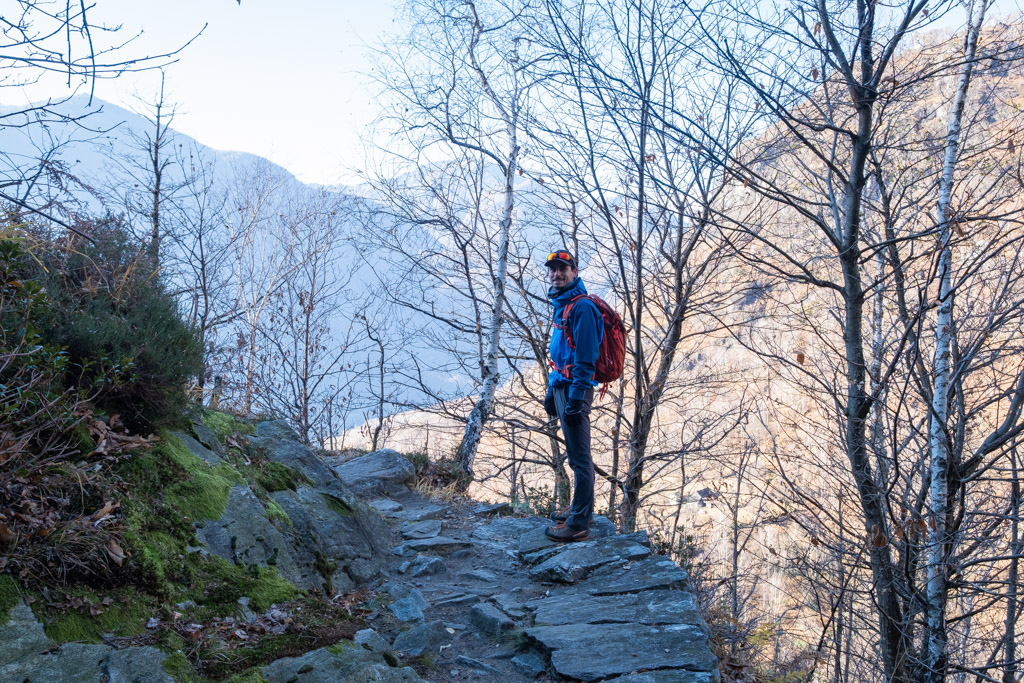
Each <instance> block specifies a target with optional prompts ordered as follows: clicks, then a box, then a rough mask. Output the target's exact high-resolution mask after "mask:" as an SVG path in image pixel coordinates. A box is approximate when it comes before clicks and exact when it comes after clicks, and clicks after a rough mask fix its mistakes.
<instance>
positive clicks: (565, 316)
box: [555, 294, 588, 374]
mask: <svg viewBox="0 0 1024 683" xmlns="http://www.w3.org/2000/svg"><path fill="white" fill-rule="evenodd" d="M586 298H588V297H587V295H586V294H579V295H577V296H574V297H573V298H572V299H571V300H570V301H569V303H567V304H566V305H565V308H563V309H562V324H561V325H559V324H558V323H555V327H557V328H558V329H560V330H561V331H562V334H564V335H565V342H566V343H567V344H568V345H569V348H570V349H572V350H573V351H575V350H576V342H574V341H573V339H572V332H571V331H570V328H569V313H570V312H571V311H572V307H573V306H574V305H575V304H576V302H577V301H579V300H580V299H586ZM559 372H561V370H559ZM563 374H564V373H563Z"/></svg>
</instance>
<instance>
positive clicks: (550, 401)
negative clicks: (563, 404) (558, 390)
mask: <svg viewBox="0 0 1024 683" xmlns="http://www.w3.org/2000/svg"><path fill="white" fill-rule="evenodd" d="M544 412H545V413H547V414H548V415H550V416H551V417H557V416H558V408H556V407H555V394H554V393H553V392H552V391H551V389H548V395H547V396H545V397H544Z"/></svg>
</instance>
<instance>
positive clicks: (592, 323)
mask: <svg viewBox="0 0 1024 683" xmlns="http://www.w3.org/2000/svg"><path fill="white" fill-rule="evenodd" d="M586 293H587V288H586V287H584V286H583V281H582V280H580V279H579V278H578V277H577V278H576V279H575V280H573V281H572V282H571V283H569V284H568V285H566V286H565V287H563V288H562V289H549V290H548V298H549V299H551V308H552V319H553V320H554V322H555V325H556V327H554V328H553V329H552V330H551V347H550V349H549V355H550V357H551V360H553V361H554V362H555V365H557V366H558V367H559V368H564V367H565V366H567V365H569V364H572V379H571V380H570V379H568V378H566V377H565V376H563V375H561V374H560V373H559V372H558V370H555V369H554V368H552V369H551V373H550V374H549V375H548V386H549V387H556V386H559V385H561V384H569V385H570V386H569V398H570V399H574V398H575V399H581V400H582V399H583V396H584V394H585V393H586V391H587V389H589V388H591V387H594V386H597V382H595V381H594V379H593V377H594V372H595V371H596V369H597V356H598V353H599V352H600V350H601V339H602V338H603V337H604V320H603V319H602V318H601V312H600V311H598V310H597V306H596V305H595V304H594V302H593V301H590V300H588V299H581V300H579V301H577V302H576V303H575V304H574V305H573V307H572V310H571V311H569V330H570V332H571V335H572V340H573V342H574V343H575V344H576V349H575V350H573V349H570V348H569V342H568V340H566V338H565V334H564V333H563V332H562V330H560V329H558V327H557V326H558V325H561V324H562V311H563V309H565V307H566V306H567V305H568V304H569V302H570V301H572V300H573V298H574V297H577V296H580V295H582V294H586Z"/></svg>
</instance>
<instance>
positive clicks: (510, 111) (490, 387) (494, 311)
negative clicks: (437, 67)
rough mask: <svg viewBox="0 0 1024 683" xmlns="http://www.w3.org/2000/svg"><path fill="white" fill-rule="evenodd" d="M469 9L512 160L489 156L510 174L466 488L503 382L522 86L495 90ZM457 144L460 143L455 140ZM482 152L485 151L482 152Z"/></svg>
mask: <svg viewBox="0 0 1024 683" xmlns="http://www.w3.org/2000/svg"><path fill="white" fill-rule="evenodd" d="M466 5H467V7H468V8H469V11H470V13H471V15H472V20H473V27H472V30H473V34H472V39H471V40H470V43H469V60H470V64H471V65H472V70H473V73H475V74H476V76H477V78H479V79H480V85H481V86H482V87H483V90H484V94H485V95H486V97H487V99H488V100H490V102H491V104H492V105H493V106H494V107H495V109H496V110H497V111H498V113H499V115H500V116H501V119H502V121H503V123H504V124H505V135H506V136H507V143H508V147H507V150H508V151H507V156H506V157H505V158H504V159H501V160H499V159H498V158H497V157H496V156H495V155H494V154H487V155H488V156H490V157H492V159H493V160H494V161H497V162H499V164H500V165H501V167H502V170H503V171H504V172H505V187H504V205H503V207H502V212H501V229H500V232H499V234H498V254H497V263H495V265H494V278H493V287H494V289H493V291H492V293H491V296H492V299H491V320H490V323H489V324H488V329H487V332H486V334H487V336H486V349H485V351H484V354H483V357H482V358H481V359H480V380H481V388H480V396H479V397H478V398H477V400H476V403H475V404H474V405H473V410H472V411H470V413H469V417H468V418H467V419H466V428H465V430H464V431H463V433H462V441H460V442H459V447H458V449H457V450H456V453H455V461H456V466H457V467H458V470H459V479H460V482H461V485H462V486H463V487H467V486H468V485H469V482H471V481H472V480H473V461H474V460H475V459H476V452H477V449H478V448H479V446H480V439H481V438H482V437H483V430H484V425H485V424H486V422H487V420H488V419H489V418H490V416H491V411H492V408H493V407H494V394H495V392H496V391H497V390H498V384H499V382H500V380H501V376H500V373H499V372H498V353H499V351H500V348H499V344H500V341H501V323H502V319H503V317H504V312H503V311H504V308H505V281H506V279H507V275H508V249H509V233H510V232H511V230H512V209H513V207H514V206H515V176H516V171H517V169H518V168H519V166H518V161H519V142H518V133H519V102H518V97H519V88H518V83H517V82H516V79H515V76H516V71H515V70H514V69H513V83H512V87H511V93H509V102H508V103H506V102H505V101H503V99H502V97H501V96H499V94H498V93H497V92H496V90H495V89H494V88H493V87H492V85H491V82H490V80H489V78H488V76H487V72H486V71H485V70H484V68H483V67H482V66H481V63H480V60H479V58H478V56H477V46H478V45H479V43H480V38H481V36H482V35H483V32H484V25H483V23H482V22H481V21H480V17H479V15H478V14H477V10H476V5H475V4H474V3H473V2H472V0H466ZM509 60H510V61H511V63H512V64H515V63H516V62H517V61H518V55H517V54H516V53H515V52H513V53H512V55H511V56H510V57H509ZM453 142H455V141H454V140H453ZM481 151H483V150H481Z"/></svg>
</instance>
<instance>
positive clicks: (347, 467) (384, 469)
mask: <svg viewBox="0 0 1024 683" xmlns="http://www.w3.org/2000/svg"><path fill="white" fill-rule="evenodd" d="M334 471H335V472H336V473H337V474H338V476H339V477H340V478H341V480H342V481H343V482H344V483H345V485H346V486H348V487H349V488H351V489H352V490H353V491H355V492H356V493H357V494H359V495H361V496H374V495H379V494H381V493H390V494H395V493H399V492H401V491H403V490H405V488H406V486H405V485H406V482H408V481H410V480H411V479H412V478H413V477H414V476H415V475H416V468H415V467H414V466H413V464H412V463H411V462H409V460H408V459H407V458H406V457H405V456H403V455H402V454H401V453H399V452H398V451H393V450H391V449H390V448H385V449H384V450H380V451H374V452H373V453H368V454H366V455H362V456H359V457H358V458H353V459H352V460H349V461H348V462H345V463H342V464H340V465H336V466H335V467H334Z"/></svg>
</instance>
